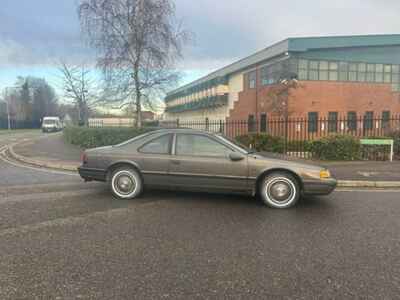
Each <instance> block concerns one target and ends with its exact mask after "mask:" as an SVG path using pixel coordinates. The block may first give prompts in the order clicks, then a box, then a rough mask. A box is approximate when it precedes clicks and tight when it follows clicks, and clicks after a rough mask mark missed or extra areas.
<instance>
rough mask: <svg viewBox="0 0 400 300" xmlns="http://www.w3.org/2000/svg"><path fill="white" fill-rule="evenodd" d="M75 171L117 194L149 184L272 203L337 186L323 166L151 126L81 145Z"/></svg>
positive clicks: (289, 202)
mask: <svg viewBox="0 0 400 300" xmlns="http://www.w3.org/2000/svg"><path fill="white" fill-rule="evenodd" d="M78 170H79V174H80V176H81V177H82V178H83V179H84V180H85V181H102V182H107V183H108V184H109V186H110V190H111V192H112V194H113V195H114V196H115V197H116V198H118V199H134V198H137V197H138V196H139V195H141V193H142V192H143V190H144V188H145V187H150V188H151V187H153V188H158V189H159V188H163V189H174V190H192V191H206V192H223V193H245V194H250V195H253V196H255V195H259V196H260V198H261V199H262V201H263V202H264V204H266V205H267V206H270V207H272V208H289V207H292V206H294V205H295V204H296V203H297V202H298V200H299V198H300V196H301V195H328V194H330V193H331V192H332V191H334V189H335V188H336V185H337V181H336V179H335V178H334V177H333V176H332V175H331V174H330V172H329V170H328V169H326V168H324V167H321V166H318V165H314V164H312V163H308V162H305V161H300V160H297V159H294V158H290V157H286V156H283V155H277V154H272V153H262V152H261V153H257V152H255V151H253V150H252V149H248V148H247V147H245V146H243V145H240V144H238V143H237V142H235V141H233V140H231V139H229V138H228V137H226V136H223V135H221V134H214V133H210V132H204V131H199V130H193V129H160V130H154V131H151V132H148V133H145V134H143V135H140V136H138V137H135V138H133V139H131V140H128V141H126V142H124V143H122V144H119V145H115V146H107V147H101V148H96V149H91V150H86V151H85V152H84V153H83V155H82V166H81V167H79V168H78Z"/></svg>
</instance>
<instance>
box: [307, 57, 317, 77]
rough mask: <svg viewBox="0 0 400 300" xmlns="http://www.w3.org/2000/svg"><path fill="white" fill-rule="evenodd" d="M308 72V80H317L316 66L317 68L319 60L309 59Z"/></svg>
mask: <svg viewBox="0 0 400 300" xmlns="http://www.w3.org/2000/svg"><path fill="white" fill-rule="evenodd" d="M309 68H310V69H309V72H308V77H309V78H308V79H309V80H319V77H318V68H319V62H318V61H315V60H311V61H310V65H309Z"/></svg>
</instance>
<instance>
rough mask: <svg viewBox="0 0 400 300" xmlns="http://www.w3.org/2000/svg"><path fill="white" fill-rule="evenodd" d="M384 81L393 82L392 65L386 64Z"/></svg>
mask: <svg viewBox="0 0 400 300" xmlns="http://www.w3.org/2000/svg"><path fill="white" fill-rule="evenodd" d="M383 81H384V82H385V83H391V82H392V65H385V66H384V76H383Z"/></svg>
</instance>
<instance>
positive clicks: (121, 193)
mask: <svg viewBox="0 0 400 300" xmlns="http://www.w3.org/2000/svg"><path fill="white" fill-rule="evenodd" d="M109 184H110V189H111V192H112V193H113V195H114V196H115V197H117V198H119V199H124V200H129V199H134V198H137V197H138V196H139V195H140V194H141V193H142V191H143V180H142V177H141V176H140V174H139V172H137V171H136V170H135V169H133V168H130V167H121V168H118V169H116V170H114V171H113V172H112V173H111V176H110V180H109Z"/></svg>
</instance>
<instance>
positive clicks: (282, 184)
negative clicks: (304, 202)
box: [266, 177, 296, 206]
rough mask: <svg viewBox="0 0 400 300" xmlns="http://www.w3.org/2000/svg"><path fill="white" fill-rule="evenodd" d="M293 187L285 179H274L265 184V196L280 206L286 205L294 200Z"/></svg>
mask: <svg viewBox="0 0 400 300" xmlns="http://www.w3.org/2000/svg"><path fill="white" fill-rule="evenodd" d="M295 193H296V191H295V187H294V185H293V183H292V182H291V181H290V180H288V179H287V178H284V177H280V178H274V179H272V180H271V181H268V182H266V194H267V195H266V196H267V198H269V199H270V201H272V202H274V203H275V204H277V205H279V206H281V205H286V204H287V203H289V202H290V201H292V200H293V199H294V198H295Z"/></svg>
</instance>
